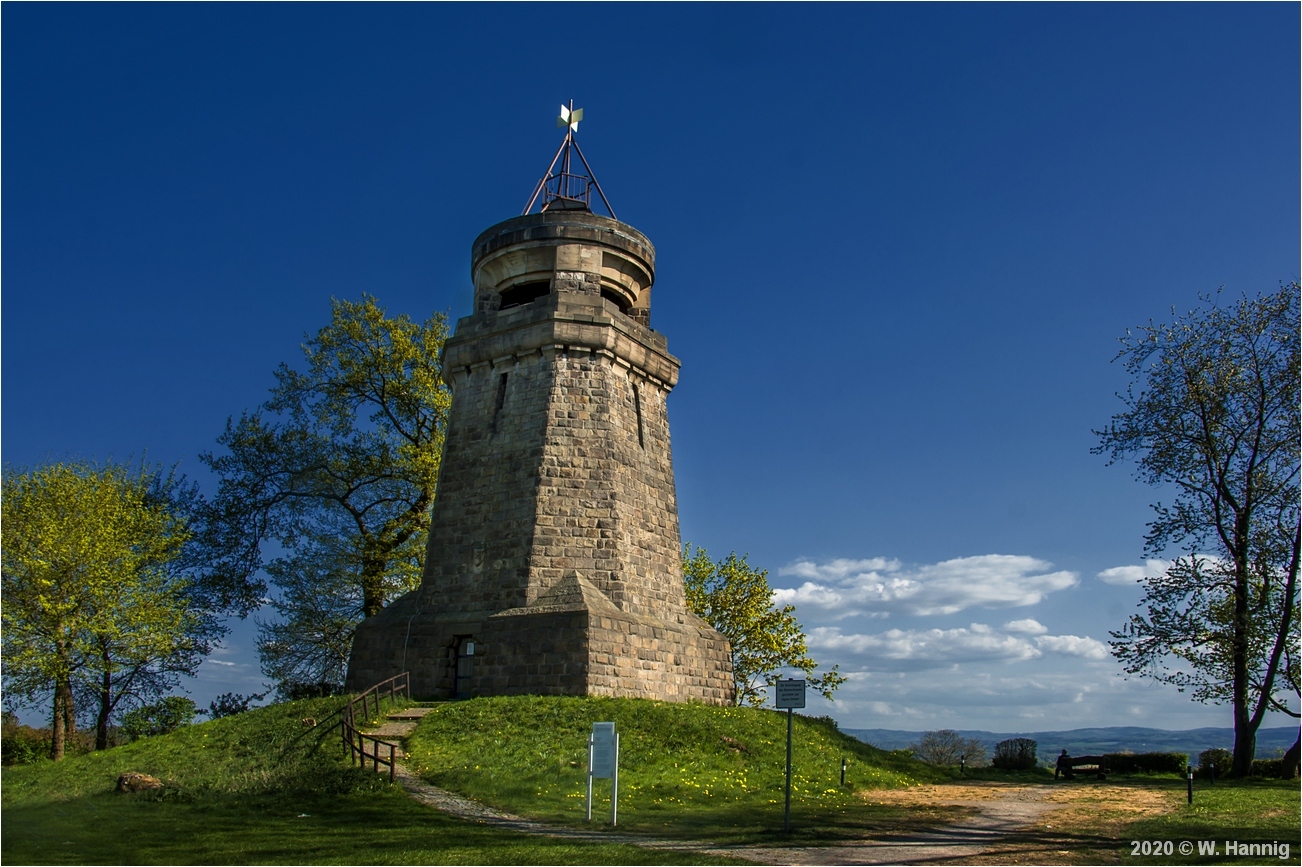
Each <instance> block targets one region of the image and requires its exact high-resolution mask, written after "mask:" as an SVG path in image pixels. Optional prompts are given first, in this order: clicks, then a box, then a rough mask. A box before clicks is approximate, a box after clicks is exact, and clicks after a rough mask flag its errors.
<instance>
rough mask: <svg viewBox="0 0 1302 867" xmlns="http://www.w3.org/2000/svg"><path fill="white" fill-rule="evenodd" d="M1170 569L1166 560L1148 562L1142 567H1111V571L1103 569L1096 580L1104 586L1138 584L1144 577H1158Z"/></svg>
mask: <svg viewBox="0 0 1302 867" xmlns="http://www.w3.org/2000/svg"><path fill="white" fill-rule="evenodd" d="M1170 568H1171V563H1170V561H1168V560H1149V561H1148V562H1147V564H1146V565H1143V566H1113V567H1112V568H1111V569H1104V570H1103V571H1102V572H1100V573H1099V574H1098V579H1099V580H1100V581H1102V582H1103V583H1104V584H1118V585H1126V584H1138V583H1139V582H1141V581H1143V580H1144V578H1146V577H1148V578H1157V577H1160V576H1161V575H1164V574H1166V570H1167V569H1170Z"/></svg>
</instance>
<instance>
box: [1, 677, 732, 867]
mask: <svg viewBox="0 0 1302 867" xmlns="http://www.w3.org/2000/svg"><path fill="white" fill-rule="evenodd" d="M341 705H342V700H341V699H315V700H309V701H300V702H291V703H287V704H281V705H273V706H271V707H268V708H261V709H258V710H254V711H249V712H248V713H244V714H240V715H238V716H233V717H227V718H224V719H220V720H215V721H213V722H208V723H203V724H201V725H196V726H189V727H186V728H184V729H181V730H179V731H177V732H173V733H172V734H170V735H165V736H162V737H156V738H148V739H145V740H142V741H138V742H136V743H133V744H129V745H127V746H123V747H117V748H115V749H112V750H107V751H104V752H102V753H93V754H90V755H86V756H77V757H74V758H69V759H65V760H64V761H62V762H57V763H52V762H42V763H40V764H37V765H29V766H21V767H9V768H5V769H4V771H3V778H2V779H3V812H2V813H0V822H2V823H3V834H2V835H0V861H3V862H4V863H6V864H278V863H297V864H307V863H312V864H597V863H609V864H617V863H618V864H696V863H735V862H730V861H728V860H725V859H719V858H711V857H707V856H704V855H701V854H698V853H679V852H664V851H655V850H647V849H640V848H637V847H633V846H626V845H620V844H614V843H611V844H607V843H584V842H569V841H561V840H553V839H550V838H544V837H536V836H525V835H523V834H518V833H514V832H511V831H506V830H502V829H496V828H492V827H488V826H483V825H478V824H475V823H470V822H463V821H458V820H456V819H453V818H451V817H448V816H446V815H444V814H442V813H439V812H437V811H435V810H432V809H430V808H428V807H424V806H421V805H419V804H417V803H416V802H414V801H412V800H411V799H409V798H408V797H406V795H405V794H404V793H403V792H402V791H401V789H398V788H396V787H390V786H389V784H388V782H387V779H386V778H385V777H383V776H382V775H380V776H377V775H375V774H373V773H365V772H362V771H358V770H354V769H351V768H350V767H349V766H348V764H347V761H346V760H344V759H343V758H342V755H343V753H342V750H341V746H340V744H339V733H338V730H337V729H335V730H327V726H328V725H329V723H330V722H331V721H332V720H331V717H332V715H334V714H337V712H338V710H339V708H340V706H341ZM304 717H314V718H316V719H317V720H318V721H319V722H320V725H319V726H318V727H317V728H307V727H305V726H304V725H303V723H302V719H303V718H304ZM336 718H337V717H336ZM125 771H138V772H141V773H147V774H151V775H153V776H156V777H158V778H160V779H162V780H165V781H166V782H167V787H166V788H165V789H163V790H161V791H158V792H142V793H138V794H133V795H121V794H117V793H115V792H114V791H113V789H114V785H115V783H116V781H117V777H118V775H120V774H121V773H123V772H125Z"/></svg>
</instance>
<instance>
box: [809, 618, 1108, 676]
mask: <svg viewBox="0 0 1302 867" xmlns="http://www.w3.org/2000/svg"><path fill="white" fill-rule="evenodd" d="M1046 632H1048V629H1047V628H1046V627H1045V626H1043V625H1042V624H1040V623H1039V622H1038V621H1035V620H1014V621H1011V622H1009V623H1006V624H1004V626H1003V628H1002V630H997V629H994V628H992V627H990V626H987V625H986V624H984V623H972V624H969V625H968V626H966V627H961V628H958V629H889V630H887V631H885V632H879V633H876V634H848V635H847V634H845V633H842V632H841V630H840V629H838V628H837V627H835V626H820V627H817V628H815V629H812V630H810V632H809V646H810V648H812V649H814V650H817V651H820V652H821V653H823V654H825V655H832V654H835V655H836V656H839V657H841V659H838V660H837V661H838V662H841V663H842V664H843V665H844V666H845V667H849V666H853V665H862V666H863V667H864V668H865V669H867V670H868V671H920V670H924V669H934V668H944V667H948V666H956V665H959V666H961V665H967V664H972V663H982V662H1024V661H1026V660H1030V659H1038V658H1040V657H1041V656H1043V655H1044V654H1045V653H1055V654H1059V655H1062V656H1075V657H1079V658H1081V659H1094V660H1099V659H1107V658H1108V646H1107V645H1106V644H1104V643H1103V642H1101V641H1097V640H1095V639H1093V638H1090V637H1088V636H1080V635H1045V634H1043V633H1046ZM1010 633H1021V634H1010ZM1037 633H1039V634H1037ZM1029 636H1034V637H1029ZM847 656H849V657H856V656H857V657H859V659H857V660H853V661H852V660H850V659H845V658H844V657H847ZM831 658H836V657H831Z"/></svg>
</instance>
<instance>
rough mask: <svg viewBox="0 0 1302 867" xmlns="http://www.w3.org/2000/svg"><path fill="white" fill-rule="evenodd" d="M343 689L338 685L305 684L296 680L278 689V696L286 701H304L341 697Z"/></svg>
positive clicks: (289, 681)
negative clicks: (334, 696) (307, 699)
mask: <svg viewBox="0 0 1302 867" xmlns="http://www.w3.org/2000/svg"><path fill="white" fill-rule="evenodd" d="M342 693H343V687H342V686H341V685H340V684H337V683H328V682H326V681H322V682H320V683H304V682H301V681H296V680H287V681H284V682H282V683H281V684H280V685H279V686H278V687H276V694H277V695H278V696H280V697H281V698H282V699H284V700H285V701H302V700H303V699H305V698H329V697H330V696H332V695H341V694H342Z"/></svg>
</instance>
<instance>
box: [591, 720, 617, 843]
mask: <svg viewBox="0 0 1302 867" xmlns="http://www.w3.org/2000/svg"><path fill="white" fill-rule="evenodd" d="M594 779H599V780H610V824H611V825H612V826H613V825H614V824H615V820H616V819H617V818H618V804H619V732H617V731H615V724H614V723H613V722H599V723H593V724H592V734H590V735H588V821H589V822H591V821H592V781H593V780H594Z"/></svg>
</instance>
